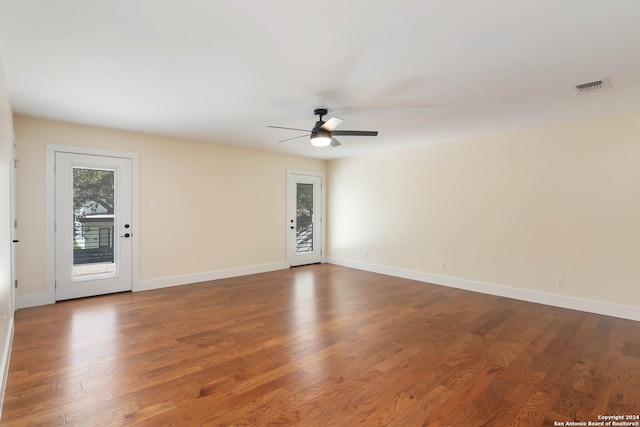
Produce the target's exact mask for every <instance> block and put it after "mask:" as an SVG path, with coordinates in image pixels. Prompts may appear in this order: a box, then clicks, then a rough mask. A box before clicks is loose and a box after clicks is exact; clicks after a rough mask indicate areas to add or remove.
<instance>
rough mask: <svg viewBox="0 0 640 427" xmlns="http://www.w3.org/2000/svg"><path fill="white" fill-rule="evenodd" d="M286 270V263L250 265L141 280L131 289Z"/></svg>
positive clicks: (157, 287) (137, 289) (156, 287)
mask: <svg viewBox="0 0 640 427" xmlns="http://www.w3.org/2000/svg"><path fill="white" fill-rule="evenodd" d="M286 268H289V264H287V263H286V262H277V263H273V264H260V265H252V266H249V267H239V268H230V269H226V270H217V271H209V272H206V273H196V274H185V275H183V276H173V277H163V278H161V279H150V280H141V281H140V282H139V283H138V284H137V285H135V286H134V287H133V291H134V292H137V291H149V290H152V289H160V288H168V287H170V286H179V285H187V284H191V283H198V282H207V281H209V280H218V279H227V278H230V277H238V276H247V275H249V274H258V273H267V272H269V271H276V270H284V269H286Z"/></svg>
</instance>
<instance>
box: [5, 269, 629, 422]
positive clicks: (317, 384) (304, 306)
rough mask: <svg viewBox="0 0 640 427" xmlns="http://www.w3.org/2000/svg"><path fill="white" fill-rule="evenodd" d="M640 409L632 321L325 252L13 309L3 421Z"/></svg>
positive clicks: (531, 416) (334, 418)
mask: <svg viewBox="0 0 640 427" xmlns="http://www.w3.org/2000/svg"><path fill="white" fill-rule="evenodd" d="M639 413H640V322H633V321H628V320H622V319H617V318H612V317H606V316H600V315H594V314H588V313H582V312H577V311H571V310H565V309H560V308H554V307H547V306H543V305H538V304H532V303H526V302H522V301H516V300H509V299H506V298H499V297H494V296H489V295H482V294H476V293H472V292H466V291H461V290H456V289H451V288H446V287H440V286H435V285H430V284H425V283H421V282H414V281H411V280H404V279H398V278H394V277H389V276H384V275H378V274H373V273H368V272H363V271H358V270H353V269H348V268H344V267H339V266H335V265H328V264H324V265H314V266H307V267H300V268H295V269H291V270H283V271H277V272H272V273H265V274H258V275H252V276H246V277H239V278H233V279H226V280H219V281H216V282H207V283H199V284H194V285H188V286H180V287H174V288H166V289H160V290H154V291H147V292H139V293H125V294H117V295H108V296H102V297H95V298H87V299H82V300H75V301H67V302H62V303H58V304H55V305H50V306H43V307H34V308H29V309H23V310H19V311H18V312H17V314H16V319H15V337H14V342H13V350H12V354H11V364H10V371H9V378H8V383H7V389H6V395H5V399H4V407H3V412H2V419H1V425H2V426H27V425H28V426H35V425H43V426H57V425H76V426H94V425H99V426H111V425H113V426H120V425H142V426H146V425H148V426H200V425H202V426H222V425H225V426H226V425H300V426H334V425H335V426H355V425H365V426H403V427H404V426H422V425H425V426H439V425H455V426H480V425H491V426H507V425H508V426H517V425H525V426H537V425H554V423H558V424H556V425H560V424H559V423H560V422H566V421H571V420H577V421H584V422H587V421H598V416H599V415H637V414H639Z"/></svg>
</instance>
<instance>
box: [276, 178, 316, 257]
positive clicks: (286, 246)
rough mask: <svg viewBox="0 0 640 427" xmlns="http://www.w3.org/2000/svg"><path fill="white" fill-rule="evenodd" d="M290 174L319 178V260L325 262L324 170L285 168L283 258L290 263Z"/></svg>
mask: <svg viewBox="0 0 640 427" xmlns="http://www.w3.org/2000/svg"><path fill="white" fill-rule="evenodd" d="M292 175H304V176H313V177H319V178H320V197H321V205H322V206H321V209H320V211H321V217H320V254H321V255H320V262H321V263H325V262H326V259H327V255H326V254H325V246H326V245H325V241H326V237H327V232H326V229H327V227H326V226H325V224H326V221H325V218H326V217H327V215H326V214H327V203H326V200H327V198H326V180H325V178H324V176H325V173H324V172H318V171H305V170H299V169H287V176H286V182H285V193H286V194H285V198H284V204H285V207H284V211H285V214H284V220H285V224H284V230H285V239H286V240H285V257H284V259H285V260H286V263H287V265H290V259H289V254H290V253H291V249H292V248H291V247H290V245H291V241H290V240H291V239H289V224H288V222H287V218H288V215H289V212H288V197H289V178H290V177H291V176H292Z"/></svg>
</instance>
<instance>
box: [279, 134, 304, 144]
mask: <svg viewBox="0 0 640 427" xmlns="http://www.w3.org/2000/svg"><path fill="white" fill-rule="evenodd" d="M305 136H309V134H306V135H300V136H294V137H293V138H288V139H283V140H282V141H278V144H279V143H281V142H289V141H292V140H294V139H298V138H304V137H305Z"/></svg>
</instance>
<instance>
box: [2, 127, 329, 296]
mask: <svg viewBox="0 0 640 427" xmlns="http://www.w3.org/2000/svg"><path fill="white" fill-rule="evenodd" d="M14 121H15V123H14V126H15V133H16V140H17V145H18V158H19V159H20V167H19V169H18V194H19V200H18V220H19V222H20V233H21V246H20V258H19V269H18V270H19V279H20V288H19V291H18V295H20V296H23V295H29V294H41V293H45V292H46V286H45V262H44V260H45V255H46V254H45V231H46V227H45V152H46V148H45V147H46V144H62V145H73V146H83V147H93V148H102V149H108V150H118V151H130V152H136V153H139V160H140V224H139V230H138V231H139V233H140V234H139V236H140V278H141V280H153V279H163V278H167V277H176V276H187V275H193V274H198V273H208V272H215V271H219V270H225V269H231V268H242V267H251V266H256V265H263V264H272V263H283V262H285V261H286V242H285V237H286V224H285V221H286V218H285V207H286V205H285V196H286V170H287V169H288V168H289V169H302V170H310V171H320V172H324V171H325V166H326V162H325V161H322V160H315V159H305V158H299V157H293V156H283V155H278V154H271V153H266V152H259V151H252V150H245V149H239V148H233V147H228V146H223V145H214V144H205V143H199V142H193V141H184V140H177V139H171V138H162V137H155V136H149V135H142V134H135V133H129V132H121V131H114V130H108V129H100V128H94V127H88V126H80V125H75V124H68V123H60V122H55V121H48V120H41V119H35V118H31V117H24V116H16V117H15V120H14ZM151 200H155V201H156V202H157V208H155V209H151V207H150V203H151ZM229 257H233V263H230V262H229Z"/></svg>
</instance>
